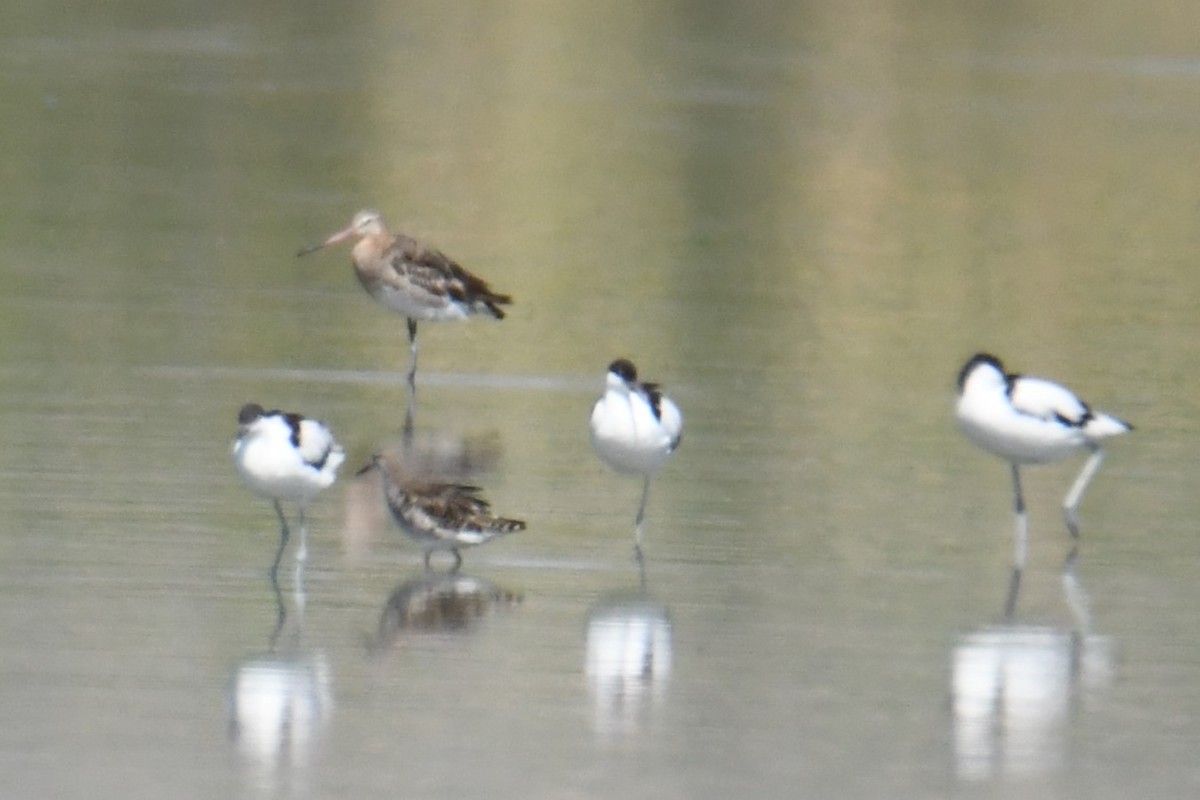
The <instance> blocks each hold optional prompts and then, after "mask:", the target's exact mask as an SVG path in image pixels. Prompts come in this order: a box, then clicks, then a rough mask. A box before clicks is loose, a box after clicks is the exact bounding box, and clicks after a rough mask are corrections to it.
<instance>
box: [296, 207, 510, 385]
mask: <svg viewBox="0 0 1200 800" xmlns="http://www.w3.org/2000/svg"><path fill="white" fill-rule="evenodd" d="M354 238H357V239H358V242H357V243H356V244H355V245H354V250H353V251H351V257H352V258H353V260H354V274H355V275H356V276H358V282H359V283H361V284H362V286H363V288H364V289H366V290H367V292H368V294H370V295H371V296H372V297H374V298H375V299H376V300H378V301H379V302H381V303H383V304H384V305H385V306H387V307H388V308H390V309H392V310H393V311H398V312H399V313H401V314H403V315H404V316H405V317H407V318H408V350H409V361H408V383H409V385H410V386H412V385H413V384H414V382H415V380H416V375H417V322H418V321H419V320H448V319H467V318H468V317H471V316H475V315H477V314H484V315H487V316H491V317H494V318H495V319H504V310H503V309H502V308H501V307H500V306H504V305H509V304H511V303H512V298H511V297H509V296H508V295H506V294H499V293H497V292H494V291H492V288H491V287H490V286H489V285H488V283H487V281H485V280H483V279H482V278H480V277H479V276H477V275H473V274H472V273H470V272H468V271H467V270H466V269H465V268H463V267H462V266H460V265H459V264H458V263H457V262H456V261H454V260H453V259H452V258H450V257H449V256H447V255H446V254H444V253H443V252H442V251H440V250H436V249H434V248H432V247H429V246H427V245H425V244H422V243H421V242H418V241H417V240H416V239H412V238H410V237H408V236H405V235H404V234H402V233H398V234H392V233H389V232H388V229H387V225H385V224H384V222H383V217H382V216H380V214H379V212H378V211H372V210H369V209H368V210H364V211H359V212H358V213H357V214H355V215H354V219H353V220H352V221H351V222H350V226H349V227H347V228H346V229H344V230H341V231H338V232H337V233H335V234H333V235H332V236H330V237H329V238H328V239H326V240H325V241H323V242H321V243H320V244H317V245H312V246H311V247H306V248H304V249H303V250H301V251H300V252H299V253H297V254H296V255H298V256H303V255H307V254H309V253H312V252H315V251H317V250H320V249H321V248H323V247H328V246H329V245H331V244H338V243H339V242H344V241H346V240H347V239H354Z"/></svg>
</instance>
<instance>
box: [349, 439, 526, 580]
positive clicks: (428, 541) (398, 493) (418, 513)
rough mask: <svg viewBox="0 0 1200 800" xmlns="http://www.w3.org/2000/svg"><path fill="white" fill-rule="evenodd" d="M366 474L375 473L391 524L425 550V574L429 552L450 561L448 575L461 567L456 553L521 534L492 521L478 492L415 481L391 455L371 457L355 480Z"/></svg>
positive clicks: (513, 524) (517, 523)
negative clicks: (443, 552)
mask: <svg viewBox="0 0 1200 800" xmlns="http://www.w3.org/2000/svg"><path fill="white" fill-rule="evenodd" d="M372 469H377V470H379V473H380V475H381V476H382V478H383V494H384V500H385V501H386V502H387V507H388V510H389V511H390V512H391V514H392V519H393V520H395V522H396V524H397V525H398V526H400V530H402V531H403V532H404V533H405V535H407V536H408V537H409V538H410V539H412V540H413V541H414V542H416V543H417V544H419V545H421V547H422V548H423V549H424V550H425V569H427V570H428V569H429V568H430V565H429V558H430V556H432V555H433V551H435V550H448V551H450V553H452V554H453V555H454V566H453V567H452V568H451V571H452V572H453V571H457V570H458V568H459V567H460V566H462V560H463V559H462V553H460V552H459V551H460V550H461V549H462V548H464V547H476V546H478V545H481V544H485V543H487V542H490V541H491V540H492V539H495V538H496V537H497V536H503V535H504V534H508V533H515V532H516V531H523V530H525V522H524V521H523V520H519V519H507V518H505V517H497V516H494V515H493V514H492V513H491V505H490V504H489V503H488V502H487V501H486V500H484V499H483V497H482V496H481V493H482V491H483V490H482V489H480V488H479V487H478V486H466V485H464V484H458V483H441V482H437V481H429V480H421V479H418V478H416V477H414V476H412V475H410V474H408V471H407V470H406V469H405V467H404V465H403V464H402V463H401V462H400V460H399V459H398V458H397V457H395V455H394V454H391V453H379V454H377V455H375V456H373V457H372V459H371V461H370V463H368V464H367V465H366V466H364V467H363V468H362V469H360V470H359V471H358V474H359V475H362V474H363V473H366V472H369V471H370V470H372Z"/></svg>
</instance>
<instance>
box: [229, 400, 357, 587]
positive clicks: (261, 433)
mask: <svg viewBox="0 0 1200 800" xmlns="http://www.w3.org/2000/svg"><path fill="white" fill-rule="evenodd" d="M345 460H346V454H345V452H344V451H343V450H342V446H341V445H340V444H338V443H337V441H336V440H335V439H334V438H333V434H332V433H331V432H330V430H329V428H327V427H325V425H324V424H323V423H321V422H319V421H317V420H315V419H308V418H306V417H304V416H302V415H300V414H293V413H288V412H285V411H278V410H274V411H266V410H264V409H263V407H262V406H260V405H258V404H257V403H247V404H246V405H244V406H242V409H241V411H240V412H238V435H237V438H236V439H235V440H234V442H233V463H234V465H235V466H236V467H237V471H238V475H240V476H241V478H242V480H243V481H244V482H245V483H246V485H247V486H248V487H250V490H251V491H253V492H254V493H255V494H257V495H260V496H262V497H265V498H267V499H268V500H271V501H272V503H273V504H274V506H275V513H276V514H278V515H279V522H280V525H281V526H282V527H281V530H280V542H279V552H278V553H276V556H275V563H274V565H273V566H272V568H271V574H272V575H274V574H275V570H276V569H277V568H278V567H279V559H280V557H281V556H282V555H283V550H284V548H285V547H286V546H287V541H288V536H289V533H290V532H289V530H288V524H287V518H286V517H285V516H284V514H283V507H282V505H281V503H282V501H285V500H286V501H290V502H294V503H296V504H297V505H298V506H299V522H300V534H301V538H300V547H299V549H298V550H297V552H296V558H297V560H299V561H303V560H304V559H305V558H307V556H308V548H307V541H306V540H307V528H306V526H305V520H304V512H305V509H306V507H307V505H308V503H309V501H311V500H312V498H313V497H315V496H316V495H317V494H318V493H319V492H320V491H321V490H322V489H327V488H329V487H330V486H331V485H333V482H334V481H335V480H336V479H337V471H338V467H340V466H341V465H342V462H343V461H345Z"/></svg>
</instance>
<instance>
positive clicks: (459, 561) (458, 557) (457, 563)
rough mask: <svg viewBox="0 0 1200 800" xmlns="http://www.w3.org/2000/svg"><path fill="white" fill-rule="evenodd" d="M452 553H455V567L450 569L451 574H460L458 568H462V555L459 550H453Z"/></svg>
mask: <svg viewBox="0 0 1200 800" xmlns="http://www.w3.org/2000/svg"><path fill="white" fill-rule="evenodd" d="M450 552H451V553H454V566H453V567H451V568H450V572H451V574H453V573H455V572H458V568H459V567H461V566H462V553H460V552H458V548H457V547H455V548H452V549H451V550H450Z"/></svg>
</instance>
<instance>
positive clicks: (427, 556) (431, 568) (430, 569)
mask: <svg viewBox="0 0 1200 800" xmlns="http://www.w3.org/2000/svg"><path fill="white" fill-rule="evenodd" d="M431 555H433V550H426V551H425V571H426V572H430V571H432V570H433V567H432V566H431V565H430V564H429V557H430V556H431Z"/></svg>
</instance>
